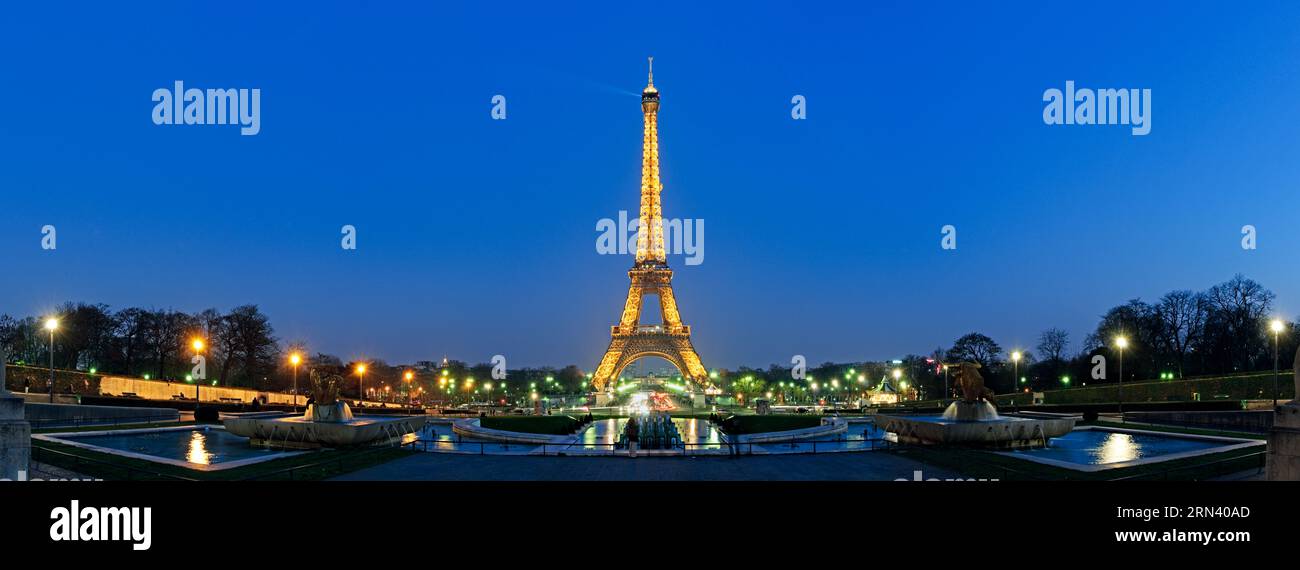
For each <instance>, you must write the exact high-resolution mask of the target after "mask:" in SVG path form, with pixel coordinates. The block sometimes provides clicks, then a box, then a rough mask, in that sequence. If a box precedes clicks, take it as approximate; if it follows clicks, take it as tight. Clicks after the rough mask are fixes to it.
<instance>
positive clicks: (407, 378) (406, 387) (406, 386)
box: [402, 370, 415, 404]
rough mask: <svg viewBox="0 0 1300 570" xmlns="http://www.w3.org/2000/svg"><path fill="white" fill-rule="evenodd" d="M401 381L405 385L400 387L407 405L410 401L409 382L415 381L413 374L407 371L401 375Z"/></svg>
mask: <svg viewBox="0 0 1300 570" xmlns="http://www.w3.org/2000/svg"><path fill="white" fill-rule="evenodd" d="M402 379H403V380H405V381H406V383H405V384H403V385H402V392H404V393H405V394H406V395H405V398H406V399H407V400H408V401H407V403H408V404H409V403H410V401H409V400H410V399H411V380H414V379H415V373H414V372H412V371H410V370H407V371H406V374H403V375H402Z"/></svg>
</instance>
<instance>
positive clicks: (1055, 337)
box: [1037, 327, 1070, 362]
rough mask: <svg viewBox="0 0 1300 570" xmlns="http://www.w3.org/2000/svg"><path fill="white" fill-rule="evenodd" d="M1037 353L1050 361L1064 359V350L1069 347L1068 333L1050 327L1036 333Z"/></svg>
mask: <svg viewBox="0 0 1300 570" xmlns="http://www.w3.org/2000/svg"><path fill="white" fill-rule="evenodd" d="M1037 348H1038V353H1039V354H1041V355H1043V358H1044V359H1046V360H1048V361H1052V362H1061V361H1063V360H1065V351H1067V350H1069V348H1070V333H1068V332H1066V331H1065V330H1063V329H1058V328H1056V327H1052V328H1050V329H1047V330H1045V331H1043V333H1042V334H1040V335H1038V347H1037Z"/></svg>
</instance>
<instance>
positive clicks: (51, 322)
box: [45, 317, 59, 404]
mask: <svg viewBox="0 0 1300 570" xmlns="http://www.w3.org/2000/svg"><path fill="white" fill-rule="evenodd" d="M57 328H59V319H56V318H54V317H50V318H48V319H45V330H47V331H50V390H49V391H50V403H51V404H53V403H54V329H57Z"/></svg>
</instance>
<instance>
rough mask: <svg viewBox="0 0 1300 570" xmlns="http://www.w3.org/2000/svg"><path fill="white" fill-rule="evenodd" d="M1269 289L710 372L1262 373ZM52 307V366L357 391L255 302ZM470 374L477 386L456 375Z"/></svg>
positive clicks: (436, 381) (808, 394)
mask: <svg viewBox="0 0 1300 570" xmlns="http://www.w3.org/2000/svg"><path fill="white" fill-rule="evenodd" d="M1275 297H1276V296H1275V295H1274V293H1273V292H1272V291H1269V290H1268V289H1266V288H1264V287H1263V286H1262V285H1260V284H1259V283H1257V282H1255V281H1254V280H1252V279H1248V278H1246V277H1243V276H1241V275H1237V276H1234V277H1233V278H1232V279H1229V280H1228V281H1225V282H1223V283H1220V284H1217V285H1215V286H1213V287H1210V288H1209V289H1207V290H1205V291H1199V292H1197V291H1190V290H1178V291H1170V292H1168V293H1166V294H1164V295H1163V296H1161V297H1160V298H1159V299H1157V300H1155V301H1153V302H1146V301H1143V300H1141V299H1133V300H1130V301H1128V302H1125V303H1123V304H1121V305H1118V306H1115V307H1112V308H1111V309H1109V310H1107V311H1105V312H1104V313H1102V314H1101V315H1100V318H1099V322H1098V324H1097V326H1096V327H1095V329H1094V330H1093V331H1091V332H1089V333H1088V334H1087V335H1085V336H1084V338H1083V339H1082V340H1081V341H1079V342H1077V343H1076V342H1075V341H1074V340H1073V339H1071V337H1070V334H1069V333H1068V332H1066V331H1065V330H1063V329H1060V328H1048V329H1046V330H1044V331H1042V332H1041V333H1040V334H1039V335H1038V339H1037V342H1036V344H1035V345H1034V346H1033V347H1011V348H1006V347H1003V346H1002V345H1001V344H999V343H998V342H996V341H995V340H994V339H992V338H991V337H989V336H987V335H985V334H982V333H979V332H972V333H969V334H966V335H963V336H961V337H960V338H958V339H956V340H955V341H954V342H953V343H952V345H951V346H949V347H947V348H944V347H939V348H936V349H934V350H933V351H929V352H928V353H924V354H909V355H907V356H905V357H903V358H901V359H899V360H898V361H895V362H856V363H831V362H827V363H823V364H821V365H819V366H815V367H811V368H809V369H808V370H806V371H804V378H803V379H802V380H796V379H794V378H793V374H792V372H793V371H792V370H791V368H790V367H789V366H783V365H777V364H773V365H771V366H769V367H768V368H766V369H763V368H749V367H745V366H742V367H740V368H738V369H736V370H727V369H717V370H715V371H714V372H715V373H716V376H717V377H716V378H715V379H713V382H714V383H716V384H717V385H718V386H719V387H720V388H722V389H723V390H724V392H728V393H734V394H743V395H745V396H746V397H748V398H752V397H757V396H759V395H762V394H765V393H766V392H778V391H779V392H782V393H783V394H785V395H786V396H787V397H789V398H792V399H796V400H801V401H802V400H812V399H817V398H823V397H831V398H849V397H852V395H853V394H855V393H861V392H862V391H865V390H867V389H875V388H878V387H880V385H881V383H882V382H891V383H893V384H894V388H895V389H898V388H900V387H901V384H903V383H907V384H908V386H909V389H910V390H913V391H915V393H916V395H917V396H918V397H925V398H938V397H942V396H944V395H945V394H944V391H945V387H946V389H947V390H949V391H950V392H951V390H952V386H951V382H950V381H945V374H944V370H943V367H942V364H943V363H945V362H958V361H969V362H977V363H979V364H980V365H981V366H982V370H981V373H982V374H983V376H984V377H985V380H986V383H987V384H988V385H989V386H990V387H991V388H993V389H994V390H995V391H997V392H999V393H1005V392H1008V391H1014V390H1024V389H1031V390H1042V389H1054V388H1065V387H1071V386H1081V385H1085V384H1088V383H1103V382H1115V381H1118V379H1119V369H1118V368H1119V360H1120V359H1119V352H1118V348H1117V346H1116V345H1115V342H1114V341H1115V339H1116V338H1117V337H1120V336H1123V337H1125V338H1126V339H1127V341H1128V346H1127V348H1125V350H1124V359H1123V361H1124V380H1125V381H1134V380H1147V379H1156V378H1161V377H1171V378H1181V377H1186V376H1204V375H1215V374H1230V373H1238V372H1249V371H1264V370H1271V369H1272V364H1273V344H1272V340H1273V337H1272V333H1271V332H1270V331H1269V330H1268V323H1269V321H1270V320H1271V318H1272V314H1273V310H1274V306H1273V303H1274V300H1275ZM55 314H56V315H57V318H58V319H59V323H60V324H59V328H58V329H57V330H56V332H55V340H54V364H55V367H57V368H64V369H76V370H90V369H96V370H97V371H98V372H99V373H101V374H116V375H125V376H146V375H147V376H149V377H151V378H155V379H170V380H181V379H183V378H184V377H185V375H186V374H188V373H189V371H190V369H191V367H192V364H191V363H190V358H191V356H192V355H193V353H192V350H191V349H190V346H189V342H190V340H191V339H192V338H195V337H197V338H203V339H205V341H206V343H207V347H206V350H205V354H206V355H207V359H208V378H209V379H213V380H216V381H217V382H218V383H219V384H220V385H223V386H240V387H249V388H257V389H264V390H284V389H287V388H288V387H289V386H290V385H291V378H292V368H291V367H290V365H289V363H288V361H287V355H288V354H290V353H293V352H298V353H301V354H303V355H304V362H303V365H302V369H301V370H302V372H303V374H304V375H303V376H302V377H301V378H300V382H304V381H305V378H306V376H305V371H306V370H307V369H308V368H312V367H314V368H324V369H333V370H336V371H338V372H339V373H341V374H344V375H345V376H348V377H351V378H353V379H356V380H357V382H356V384H355V385H354V384H352V383H351V382H349V383H348V385H346V386H345V389H344V392H345V393H351V394H353V395H355V394H356V390H358V389H359V388H360V378H359V377H358V376H357V375H356V374H355V370H356V369H357V365H359V364H362V362H355V361H354V362H344V361H343V360H342V359H340V358H338V357H336V356H333V355H329V354H324V353H315V354H308V353H307V352H306V351H305V349H304V347H303V345H302V344H301V343H285V344H282V343H281V341H280V340H279V339H277V338H276V336H275V331H274V328H273V327H272V326H271V323H270V320H269V319H268V318H267V317H266V315H264V314H262V313H261V311H259V310H258V308H257V306H256V305H242V306H239V307H235V308H233V309H231V310H230V311H228V312H220V311H218V310H216V309H207V310H203V311H200V312H198V313H192V314H191V313H184V312H181V311H175V310H170V309H142V308H134V307H133V308H126V309H121V310H118V311H112V310H110V309H109V307H108V306H107V305H103V304H87V303H66V304H64V305H62V306H60V307H58V308H57V310H56V311H55ZM42 325H43V318H40V317H25V318H14V317H11V316H9V315H0V346H3V347H5V348H6V349H7V350H8V351H9V355H10V356H9V359H10V362H15V363H26V364H30V365H34V366H46V365H47V364H48V362H49V357H50V352H49V347H50V344H49V335H48V332H47V331H46V330H45V329H44V328H43V326H42ZM1298 326H1300V323H1296V322H1287V323H1286V326H1285V330H1286V332H1285V333H1283V334H1282V335H1281V336H1280V337H1279V340H1280V341H1281V342H1280V352H1281V358H1280V361H1281V362H1280V365H1281V367H1282V368H1284V369H1289V368H1291V367H1292V366H1293V362H1292V360H1293V358H1294V354H1295V351H1296V346H1297V342H1298V341H1300V334H1297V327H1298ZM1013 352H1014V353H1019V354H1020V360H1019V362H1018V365H1017V364H1016V363H1015V362H1013V361H1012V360H1011V354H1012V353H1013ZM1097 356H1102V357H1104V362H1105V364H1104V367H1103V370H1104V372H1105V378H1104V379H1098V378H1094V377H1093V372H1094V370H1096V368H1097V364H1096V359H1095V357H1097ZM365 364H366V365H367V373H366V375H365V378H366V380H365V382H366V385H367V386H368V387H369V388H378V389H383V388H384V387H387V388H388V390H389V391H394V392H400V393H403V394H410V393H411V392H412V391H417V390H418V389H419V388H423V389H424V393H425V394H427V395H429V396H430V397H436V395H437V394H443V395H444V396H447V397H449V398H451V399H479V400H486V399H494V398H500V397H502V396H507V397H510V398H511V399H513V398H514V397H517V396H521V395H526V394H529V393H531V392H533V391H536V392H538V393H539V394H572V393H582V392H586V391H588V390H589V389H590V388H589V385H588V378H589V377H588V376H587V375H586V374H584V373H583V370H582V369H581V368H579V367H577V366H573V365H569V366H565V367H561V368H552V367H540V368H526V369H518V370H511V371H509V372H508V376H507V380H506V382H505V383H504V386H505V387H504V388H503V387H502V385H503V383H502V382H495V383H494V385H493V387H492V388H488V387H487V385H488V384H489V383H491V373H492V365H491V364H487V363H480V364H474V365H470V364H466V363H463V362H459V361H455V360H452V361H447V362H446V363H444V364H443V365H433V364H427V365H425V366H421V367H417V368H415V369H411V368H408V367H404V366H390V365H388V364H387V363H385V362H383V361H382V360H368V361H366V362H365ZM444 369H445V370H446V373H443V372H442V371H443V370H444ZM895 370H897V371H898V372H899V374H900V378H899V380H898V381H897V382H894V381H893V373H894V371H895ZM407 371H412V372H413V373H414V378H413V382H405V373H406V372H407ZM1017 372H1018V374H1017ZM442 378H449V379H453V380H455V381H456V382H455V386H456V390H454V391H450V390H449V387H450V386H451V384H452V382H450V381H441V379H442ZM468 379H474V380H475V381H476V382H475V383H470V382H466V380H468ZM1066 379H1068V382H1067V380H1066ZM814 385H816V388H815V389H814ZM300 388H303V389H305V384H301V383H300ZM369 388H368V389H367V392H369V391H370V389H369Z"/></svg>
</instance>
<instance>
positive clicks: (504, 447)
mask: <svg viewBox="0 0 1300 570" xmlns="http://www.w3.org/2000/svg"><path fill="white" fill-rule="evenodd" d="M846 443H866V444H869V447H867V448H864V449H859V450H855V451H876V450H879V449H891V448H893V447H895V446H897V444H896V443H894V442H892V441H889V440H887V439H884V438H867V437H860V438H849V437H842V436H841V437H838V438H836V439H832V440H826V439H788V440H778V441H764V442H744V443H739V442H733V441H718V442H681V443H677V444H674V445H672V446H670V447H668V448H661V449H638V452H641V453H652V452H663V451H678V452H679V453H678V455H682V456H686V455H691V454H692V452H693V451H694V452H697V453H698V452H699V451H702V450H706V449H712V450H718V451H723V450H725V451H726V452H727V453H726V454H727V455H731V456H738V455H754V448H755V447H758V449H760V450H764V449H774V450H780V449H781V448H787V449H799V450H800V451H795V452H783V451H777V452H776V454H780V455H786V454H791V455H792V454H796V453H811V454H817V453H836V452H838V451H834V450H839V449H843V447H844V444H846ZM403 445H410V446H411V447H412V448H413V449H414V448H415V447H420V448H421V449H422V450H423V451H425V452H429V453H436V452H465V451H469V452H473V451H474V449H475V448H476V447H477V451H478V455H491V454H489V453H488V452H487V448H488V447H495V448H497V449H499V450H500V451H502V452H504V451H509V450H510V449H511V447H514V448H517V449H520V450H530V449H531V450H538V449H540V450H541V455H559V454H563V453H565V452H567V451H573V450H578V451H581V450H588V449H597V450H599V449H606V448H608V449H609V450H611V451H613V450H614V449H618V444H617V443H598V442H592V443H586V442H568V443H558V444H557V443H544V442H542V443H519V442H503V441H465V440H463V439H460V438H459V437H458V438H457V439H455V440H449V439H448V440H435V439H418V440H415V441H412V442H410V443H407V444H403ZM819 446H820V448H821V449H818V448H819ZM462 447H464V448H467V449H461V448H462ZM431 448H432V449H431ZM439 448H442V449H439ZM500 454H502V455H505V453H500ZM657 454H658V455H664V454H663V453H657ZM718 455H721V453H719V454H718Z"/></svg>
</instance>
